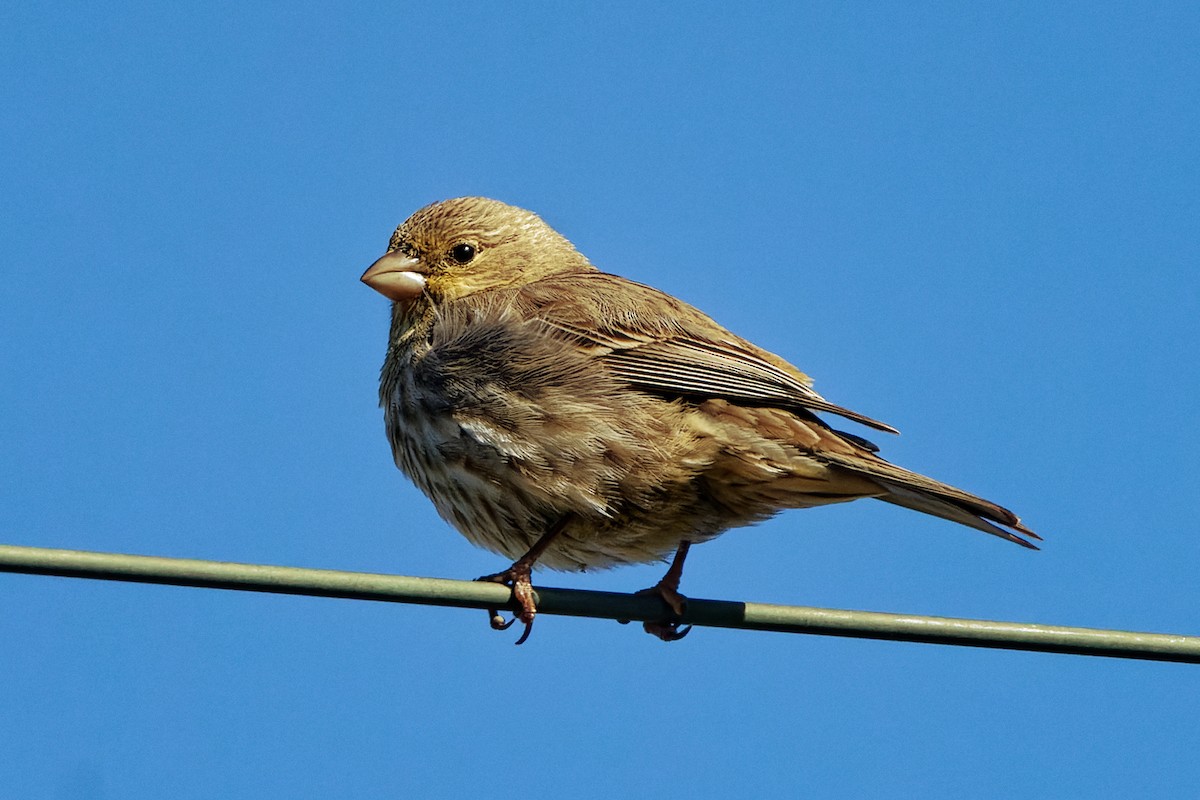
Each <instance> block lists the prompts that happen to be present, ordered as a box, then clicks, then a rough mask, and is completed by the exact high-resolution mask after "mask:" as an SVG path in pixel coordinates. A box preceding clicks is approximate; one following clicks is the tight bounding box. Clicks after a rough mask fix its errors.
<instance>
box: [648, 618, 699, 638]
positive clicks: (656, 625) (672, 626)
mask: <svg viewBox="0 0 1200 800" xmlns="http://www.w3.org/2000/svg"><path fill="white" fill-rule="evenodd" d="M642 630H644V631H645V632H646V633H648V634H650V635H651V636H657V637H658V638H659V639H662V640H663V641H664V642H678V641H679V640H680V639H682V638H683V637H685V636H687V635H688V633H690V632H691V630H692V626H691V625H684V626H683V627H682V628H681V627H679V623H678V622H643V623H642Z"/></svg>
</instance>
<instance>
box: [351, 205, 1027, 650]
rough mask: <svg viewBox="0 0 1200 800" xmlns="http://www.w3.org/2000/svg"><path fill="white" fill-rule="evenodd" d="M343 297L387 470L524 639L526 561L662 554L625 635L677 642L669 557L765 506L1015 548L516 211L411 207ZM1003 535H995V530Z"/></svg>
mask: <svg viewBox="0 0 1200 800" xmlns="http://www.w3.org/2000/svg"><path fill="white" fill-rule="evenodd" d="M362 280H363V281H364V282H365V283H366V284H367V285H369V286H370V287H371V288H373V289H375V290H376V291H378V292H379V293H381V294H383V295H384V296H385V297H387V298H388V299H390V300H391V301H392V318H391V331H390V334H389V338H388V350H387V357H386V359H385V361H384V364H383V369H382V374H381V380H380V391H379V397H380V403H381V405H382V406H383V408H384V418H385V422H386V428H387V435H388V439H389V441H390V442H391V447H392V453H393V455H394V457H395V461H396V465H397V466H398V467H399V468H400V469H401V470H402V471H403V472H404V473H405V474H406V475H407V476H408V477H409V478H410V479H411V480H412V481H413V482H414V483H415V484H416V485H417V486H418V487H420V488H421V490H422V491H423V492H425V494H426V495H428V496H429V498H430V499H431V500H432V501H433V503H434V505H435V506H436V507H437V510H438V512H439V513H440V514H441V516H442V517H443V518H444V519H445V520H446V521H447V522H449V523H450V524H451V525H453V526H454V527H455V528H457V529H458V530H459V531H460V532H461V533H462V534H463V535H464V536H465V537H467V539H469V540H470V541H471V542H472V543H474V544H476V545H479V546H481V547H484V548H487V549H488V550H491V551H493V552H496V553H499V554H501V555H503V556H505V557H507V558H511V559H514V562H513V564H512V566H510V567H509V568H508V569H506V570H504V571H502V572H499V573H496V574H495V575H489V576H485V577H484V578H481V580H494V581H497V582H501V583H504V584H506V585H508V586H511V587H512V589H513V599H514V603H515V606H516V608H517V612H516V617H515V618H514V620H511V621H509V622H507V623H505V622H504V621H503V618H502V617H500V616H499V614H498V613H496V612H495V611H493V612H492V625H493V627H497V628H504V627H507V626H508V625H511V624H512V622H514V621H516V619H519V620H521V621H522V622H523V623H524V624H525V631H524V633H523V634H522V636H521V638H520V640H519V641H518V644H519V643H520V642H523V641H524V640H525V639H526V637H528V635H529V630H530V626H531V625H532V623H533V619H534V615H535V614H536V607H535V604H534V597H533V590H532V585H531V582H530V573H531V570H532V569H533V567H534V566H535V565H537V566H542V567H548V568H551V569H558V570H587V569H595V568H601V567H611V566H615V565H618V564H629V563H643V562H651V561H657V560H663V559H665V558H667V557H668V556H670V555H671V553H675V557H674V559H673V561H672V563H671V566H670V568H669V569H668V571H667V573H666V575H664V577H663V579H662V581H660V582H659V583H658V585H656V586H655V587H652V589H650V590H647V591H652V592H655V593H657V594H658V595H660V596H661V597H662V598H663V599H664V601H666V603H667V604H668V605H669V606H670V607H671V609H672V611H673V614H672V616H671V617H669V618H667V619H666V620H665V621H663V622H660V623H647V624H646V629H647V631H648V632H650V633H653V634H655V635H657V636H659V637H660V638H663V639H666V640H671V639H677V638H680V637H681V636H682V635H683V634H684V633H686V632H687V628H686V627H683V628H681V627H680V625H679V616H680V615H681V614H682V613H683V610H684V602H685V599H684V598H683V596H682V595H681V594H679V592H678V588H679V580H680V576H681V575H682V571H683V562H684V558H685V557H686V555H687V552H688V548H689V546H690V545H692V544H695V543H698V542H703V541H705V540H707V539H711V538H713V537H714V536H717V535H718V534H720V533H722V532H723V531H725V530H728V529H729V528H734V527H738V526H740V525H749V524H752V523H755V522H759V521H761V520H764V519H767V518H768V517H770V516H772V515H774V514H775V513H777V512H778V511H780V510H781V509H786V508H806V507H810V506H819V505H825V504H828V503H841V502H845V501H848V500H857V499H859V498H864V497H873V498H877V499H879V500H885V501H887V502H889V503H895V504H896V505H901V506H906V507H908V508H912V509H916V510H917V511H922V512H925V513H926V514H932V515H934V516H938V517H942V518H944V519H948V520H952V521H954V522H958V523H961V524H963V525H967V526H969V527H972V528H976V529H978V530H981V531H984V532H986V533H991V534H994V535H996V536H999V537H1001V538H1003V539H1007V540H1008V541H1010V542H1015V543H1017V544H1020V545H1023V546H1025V547H1030V548H1033V547H1034V545H1033V544H1031V543H1030V542H1029V541H1028V540H1027V539H1025V538H1022V536H1019V535H1018V533H1021V534H1025V535H1026V536H1030V537H1033V538H1039V537H1037V535H1036V534H1034V533H1033V531H1031V530H1029V529H1028V528H1026V527H1025V526H1024V525H1022V524H1021V521H1020V519H1018V517H1017V516H1016V515H1015V514H1013V513H1012V512H1011V511H1009V510H1008V509H1006V508H1003V507H1001V506H999V505H996V504H995V503H992V502H989V501H987V500H984V499H982V498H980V497H976V496H974V495H972V494H968V493H967V492H964V491H962V490H961V489H956V488H954V487H952V486H948V485H946V484H943V483H939V482H938V481H935V480H933V479H931V478H927V477H925V476H923V475H918V474H917V473H914V472H910V471H908V470H906V469H903V468H901V467H897V466H895V465H893V464H890V463H888V462H887V461H885V460H883V459H882V458H880V457H879V456H878V455H877V454H876V453H877V450H878V448H876V447H875V446H874V445H873V444H871V443H870V442H869V441H867V440H866V439H864V438H862V437H860V436H857V435H854V434H850V433H845V432H842V431H838V430H836V429H834V428H833V427H831V426H830V424H829V423H828V422H827V421H826V420H825V419H823V418H822V417H819V416H818V415H817V414H818V412H822V413H827V414H832V415H836V416H840V417H844V418H847V419H851V420H853V421H855V422H858V423H861V424H863V425H866V426H868V427H871V428H875V429H878V430H881V431H888V432H891V433H895V432H896V431H895V429H894V428H892V427H890V426H888V425H885V424H884V423H882V422H879V421H877V420H874V419H871V418H870V417H867V416H864V415H862V414H859V413H856V412H854V411H850V410H849V409H846V408H843V407H841V406H838V405H835V404H833V403H831V402H830V401H828V400H826V399H825V398H824V397H822V396H821V395H819V394H817V392H815V391H814V390H813V388H812V382H811V380H810V379H809V378H808V376H806V375H805V374H804V373H802V372H800V370H798V369H796V368H795V367H793V366H792V365H791V364H789V363H787V362H786V361H784V360H783V359H782V358H780V357H779V356H776V355H773V354H772V353H769V352H767V351H765V350H763V349H761V348H759V347H756V346H755V345H753V344H751V343H750V342H748V341H746V340H745V339H743V338H741V337H740V336H737V335H736V334H734V333H731V332H730V331H728V330H726V329H725V328H723V327H721V326H720V325H718V324H717V323H716V322H714V321H713V320H712V319H710V318H709V317H708V316H706V315H705V314H703V313H702V312H700V311H699V310H697V309H695V308H693V307H692V306H690V305H688V304H687V303H684V302H682V301H681V300H678V299H676V298H674V297H672V296H671V295H669V294H665V293H663V292H660V291H658V290H656V289H652V288H651V287H649V286H644V285H642V284H640V283H635V282H633V281H630V280H627V279H625V278H621V277H618V276H616V275H610V274H607V273H604V272H601V271H599V270H598V269H596V267H594V266H592V264H591V263H590V262H589V261H588V260H587V258H585V257H584V256H583V255H582V254H581V253H579V251H577V250H576V249H575V248H574V246H572V245H571V243H570V242H569V241H567V240H566V239H565V238H564V237H562V236H561V235H559V234H558V233H557V232H555V231H554V230H553V229H552V228H550V226H549V225H547V224H546V223H545V222H543V221H542V220H541V218H539V217H538V216H537V215H536V214H534V213H532V212H529V211H525V210H523V209H520V208H515V207H513V206H510V205H506V204H504V203H500V202H498V201H495V200H489V199H486V198H481V197H462V198H458V199H454V200H446V201H443V202H439V203H434V204H432V205H430V206H426V207H425V208H422V209H421V210H419V211H417V212H416V213H415V214H413V215H412V216H411V217H409V219H408V220H407V221H405V222H404V223H403V224H402V225H400V227H399V228H397V229H396V232H395V233H394V234H393V235H392V238H391V242H390V244H389V246H388V250H387V254H386V255H384V256H383V257H382V258H380V259H379V260H378V261H376V262H375V263H374V264H373V265H371V267H370V268H369V269H368V270H367V271H366V273H365V274H364V275H363V276H362ZM1014 531H1016V532H1017V533H1014Z"/></svg>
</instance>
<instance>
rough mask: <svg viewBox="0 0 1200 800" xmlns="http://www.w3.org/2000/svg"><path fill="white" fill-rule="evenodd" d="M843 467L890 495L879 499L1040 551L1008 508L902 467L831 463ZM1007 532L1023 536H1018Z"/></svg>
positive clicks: (856, 460)
mask: <svg viewBox="0 0 1200 800" xmlns="http://www.w3.org/2000/svg"><path fill="white" fill-rule="evenodd" d="M864 455H866V454H864ZM830 460H831V461H833V462H834V463H836V464H837V465H838V466H840V467H844V468H846V469H850V470H853V471H855V472H857V473H859V474H860V475H865V476H866V477H868V478H870V479H871V480H872V481H874V482H875V483H877V484H878V485H879V486H880V487H881V488H882V489H884V490H885V491H886V492H887V494H882V495H878V496H877V498H876V499H878V500H883V501H885V502H888V503H893V504H894V505H898V506H904V507H905V508H911V509H913V510H914V511H920V512H922V513H924V514H931V515H933V516H935V517H941V518H942V519H948V520H950V521H951V522H957V523H958V524H960V525H966V526H967V527H969V528H974V529H975V530H978V531H983V532H984V533H990V534H992V535H993V536H999V537H1000V538H1001V539H1007V540H1008V541H1010V542H1013V543H1014V544H1019V545H1021V546H1022V547H1028V548H1029V549H1031V550H1037V549H1038V546H1037V545H1035V544H1034V543H1033V542H1031V541H1029V540H1028V539H1026V538H1024V536H1028V537H1029V538H1031V539H1038V540H1041V538H1042V537H1040V536H1038V535H1037V534H1036V533H1034V532H1033V531H1031V530H1030V529H1029V528H1027V527H1025V526H1024V525H1022V524H1021V519H1020V517H1018V516H1017V515H1016V514H1014V513H1013V512H1011V511H1009V510H1008V509H1007V508H1005V507H1003V506H1000V505H997V504H996V503H993V502H991V501H990V500H984V499H983V498H982V497H976V496H975V495H973V494H970V493H969V492H964V491H963V490H962V489H956V488H954V487H953V486H948V485H946V484H944V483H940V482H938V481H935V480H934V479H933V478H927V477H925V476H924V475H920V474H918V473H916V472H910V471H909V470H906V469H904V468H903V467H897V466H896V465H895V464H891V463H888V462H887V461H884V460H883V459H881V458H878V457H870V456H866V457H850V458H837V457H836V456H835V457H834V458H833V459H830ZM1001 526H1004V527H1001ZM1006 528H1012V529H1013V531H1017V532H1018V533H1021V534H1024V536H1018V535H1017V534H1016V533H1013V532H1012V531H1010V530H1006Z"/></svg>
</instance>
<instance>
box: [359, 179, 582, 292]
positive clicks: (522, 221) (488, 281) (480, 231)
mask: <svg viewBox="0 0 1200 800" xmlns="http://www.w3.org/2000/svg"><path fill="white" fill-rule="evenodd" d="M581 269H584V270H590V269H594V267H592V266H591V264H589V263H588V260H587V259H586V258H584V256H583V255H581V254H580V253H579V251H578V250H576V249H575V247H574V246H573V245H572V244H571V243H570V242H568V241H567V240H566V239H565V238H563V237H562V235H560V234H559V233H558V232H556V231H555V230H554V229H553V228H551V227H550V226H549V225H547V224H546V223H545V222H543V221H542V219H541V217H539V216H538V215H537V214H534V213H533V212H532V211H526V210H525V209H523V208H517V207H515V206H510V205H506V204H505V203H501V202H498V201H496V200H489V199H487V198H485V197H459V198H457V199H454V200H445V201H442V202H440V203H434V204H432V205H429V206H426V207H425V208H422V209H421V210H420V211H418V212H416V213H415V214H413V215H412V216H411V217H409V218H408V219H407V220H405V222H404V223H403V224H402V225H401V226H400V227H399V228H397V229H396V232H395V233H394V234H392V239H391V242H390V243H389V245H388V252H387V254H386V255H384V256H383V257H382V258H380V259H379V260H378V261H376V262H375V263H374V264H372V265H371V267H370V268H369V269H368V270H367V271H366V272H365V273H363V276H362V281H363V283H365V284H367V285H368V286H370V287H371V288H372V289H374V290H375V291H377V292H379V293H380V294H382V295H383V296H385V297H387V298H388V299H390V300H393V301H394V302H396V303H399V304H401V305H409V304H411V303H412V302H413V301H414V300H416V299H417V298H419V297H422V296H424V297H428V298H429V299H431V300H432V301H433V302H435V303H438V302H443V301H449V300H456V299H458V298H460V297H465V296H467V295H470V294H474V293H475V292H480V291H485V290H487V289H496V288H501V287H505V286H519V285H522V284H525V283H529V282H531V281H535V280H538V279H539V278H544V277H546V276H549V275H553V274H556V273H560V272H573V271H578V270H581Z"/></svg>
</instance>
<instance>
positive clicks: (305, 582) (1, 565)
mask: <svg viewBox="0 0 1200 800" xmlns="http://www.w3.org/2000/svg"><path fill="white" fill-rule="evenodd" d="M0 572H16V573H25V574H32V575H57V576H61V577H68V578H93V579H99V580H111V581H130V582H134V583H156V584H168V585H173V586H195V587H202V588H208V589H234V590H238V591H247V592H271V593H275V594H296V595H312V596H316V597H341V598H347V599H352V600H375V601H381V602H389V603H417V604H421V605H437V606H452V607H458V608H481V609H487V608H503V607H508V606H509V600H510V596H509V595H510V592H509V590H508V588H506V587H504V586H500V585H498V584H493V583H479V582H475V581H456V580H445V579H442V578H414V577H408V576H404V575H380V574H374V573H367V572H340V571H337V570H327V569H301V568H297V567H273V566H265V565H260V564H236V563H229V562H224V561H200V560H196V559H185V558H160V557H154V556H135V555H122V554H119V553H99V552H91V551H84V550H59V549H51V548H42V547H19V546H16V545H0ZM536 591H537V605H538V613H539V614H559V615H565V616H572V617H595V618H602V619H615V620H619V621H622V622H628V621H632V620H636V621H639V622H646V621H661V620H662V619H663V617H664V614H665V611H666V607H665V605H664V604H663V603H662V602H661V601H660V600H659V599H658V598H656V597H652V596H648V595H630V594H618V593H613V592H593V591H583V590H579V589H552V588H546V587H539V588H537V590H536ZM681 622H683V623H687V624H690V625H695V626H709V627H718V628H743V629H749V630H760V631H776V632H783V633H808V634H820V635H824V636H848V637H857V638H863V639H888V640H893V641H902V642H926V643H930V644H948V645H960V646H966V647H991V648H998V649H1005V650H1035V651H1039V652H1045V653H1068V654H1072V655H1090V656H1107V657H1111V658H1135V659H1144V660H1149V661H1176V662H1183V663H1188V664H1198V663H1200V636H1181V635H1174V634H1163V633H1139V632H1134V631H1119V630H1104V629H1099V628H1074V627H1065V626H1061V625H1035V624H1025V623H1016V622H990V621H987V620H977V619H955V618H951V617H927V616H918V615H912V614H885V613H880V612H875V611H845V610H839V609H830V608H810V607H805V606H779V605H766V604H763V603H742V602H735V601H728V600H699V599H689V600H688V605H687V611H686V613H685V614H684V616H683V619H682V620H681Z"/></svg>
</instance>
